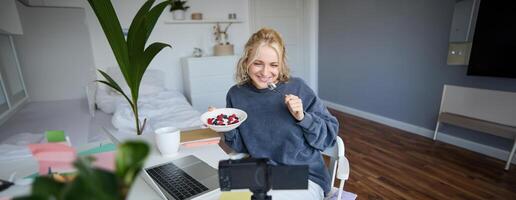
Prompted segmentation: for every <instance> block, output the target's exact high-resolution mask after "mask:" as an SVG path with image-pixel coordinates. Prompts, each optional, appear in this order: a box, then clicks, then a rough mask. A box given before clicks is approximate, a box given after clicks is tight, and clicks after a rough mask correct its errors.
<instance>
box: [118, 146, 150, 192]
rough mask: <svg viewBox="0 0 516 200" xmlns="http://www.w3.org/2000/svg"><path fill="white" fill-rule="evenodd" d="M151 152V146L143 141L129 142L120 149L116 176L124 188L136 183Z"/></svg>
mask: <svg viewBox="0 0 516 200" xmlns="http://www.w3.org/2000/svg"><path fill="white" fill-rule="evenodd" d="M149 152H150V148H149V146H148V145H147V144H146V143H144V142H142V141H128V142H125V143H123V144H121V145H120V146H119V147H118V151H117V154H116V161H115V164H116V165H115V167H116V175H117V177H118V178H119V179H120V180H121V182H122V184H123V186H124V187H127V186H131V183H133V182H134V179H135V178H136V176H137V175H138V173H139V172H140V170H141V169H142V167H143V164H144V161H145V158H146V157H147V155H148V154H149Z"/></svg>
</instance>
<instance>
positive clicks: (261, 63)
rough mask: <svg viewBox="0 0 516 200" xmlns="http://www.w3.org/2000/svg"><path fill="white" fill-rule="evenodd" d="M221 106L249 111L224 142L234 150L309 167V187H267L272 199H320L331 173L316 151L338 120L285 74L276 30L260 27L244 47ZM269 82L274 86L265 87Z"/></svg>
mask: <svg viewBox="0 0 516 200" xmlns="http://www.w3.org/2000/svg"><path fill="white" fill-rule="evenodd" d="M236 80H237V84H236V85H235V86H233V87H231V89H229V91H228V94H227V96H226V104H227V105H226V107H228V108H237V109H240V110H243V111H245V112H246V113H247V114H248V117H247V120H246V121H245V122H243V123H242V124H241V125H240V126H239V127H238V128H236V129H233V130H231V131H228V132H225V133H224V139H223V141H224V143H225V144H226V145H228V146H229V147H231V148H232V149H233V150H234V151H236V152H238V153H247V154H249V155H250V156H251V157H255V158H268V159H269V160H270V162H271V164H274V165H308V166H309V177H308V179H309V181H308V190H303V191H296V192H292V191H278V190H276V191H272V192H271V193H269V194H271V195H272V196H273V198H274V199H322V198H323V197H324V195H325V194H326V193H328V192H329V190H330V177H329V174H328V170H327V169H326V167H325V166H324V162H323V160H322V156H321V151H322V150H324V149H326V148H327V147H329V146H331V145H333V144H334V143H335V137H336V134H337V133H338V127H339V124H338V121H337V119H336V118H335V117H333V116H332V115H331V114H330V113H329V112H328V110H327V109H326V107H325V106H324V105H323V104H322V101H321V100H320V99H319V98H318V97H317V96H316V95H315V93H314V92H313V91H312V89H310V87H308V86H307V85H306V83H305V82H304V81H303V80H302V79H300V78H295V77H290V73H289V67H288V66H287V64H286V55H285V44H284V42H283V39H282V38H281V36H280V34H279V33H278V32H276V31H274V30H272V29H267V28H263V29H260V30H259V31H258V32H256V33H254V34H253V35H252V36H251V37H250V38H249V40H248V42H247V43H246V45H245V49H244V53H243V56H242V58H240V60H239V62H238V65H237V71H236ZM271 83H272V84H274V85H275V86H276V87H275V89H274V90H270V89H269V88H268V85H269V84H271Z"/></svg>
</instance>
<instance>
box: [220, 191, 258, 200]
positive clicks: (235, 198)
mask: <svg viewBox="0 0 516 200" xmlns="http://www.w3.org/2000/svg"><path fill="white" fill-rule="evenodd" d="M221 193H222V194H221V195H220V200H242V199H251V195H253V193H251V192H250V191H242V192H221Z"/></svg>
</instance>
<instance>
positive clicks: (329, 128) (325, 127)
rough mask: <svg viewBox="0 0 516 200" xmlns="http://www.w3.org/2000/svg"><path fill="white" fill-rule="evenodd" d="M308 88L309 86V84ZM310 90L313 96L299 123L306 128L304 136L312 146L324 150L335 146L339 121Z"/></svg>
mask: <svg viewBox="0 0 516 200" xmlns="http://www.w3.org/2000/svg"><path fill="white" fill-rule="evenodd" d="M307 88H308V86H307ZM308 90H310V92H309V93H310V94H313V95H310V96H311V98H309V99H310V100H309V102H303V104H305V103H306V104H307V106H306V108H305V111H304V112H305V117H304V118H303V120H301V121H300V122H298V123H297V124H298V125H299V126H301V127H302V128H303V130H304V138H305V140H306V141H307V142H308V144H310V146H312V147H314V148H316V149H319V150H321V151H324V149H326V148H327V147H329V146H333V145H334V143H335V138H336V136H337V134H338V132H339V122H338V121H337V118H335V117H334V116H332V115H331V114H330V112H329V111H328V109H326V107H325V106H324V104H323V103H322V101H321V100H319V98H317V96H315V94H314V93H313V92H312V91H311V89H309V88H308Z"/></svg>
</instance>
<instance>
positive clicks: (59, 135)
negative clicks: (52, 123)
mask: <svg viewBox="0 0 516 200" xmlns="http://www.w3.org/2000/svg"><path fill="white" fill-rule="evenodd" d="M46 135H47V142H66V138H65V133H64V131H61V130H54V131H47V132H46Z"/></svg>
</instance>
